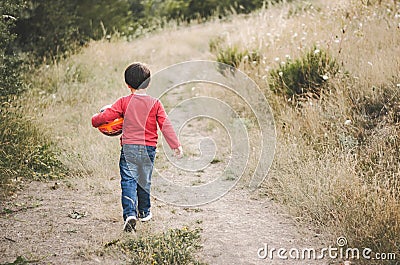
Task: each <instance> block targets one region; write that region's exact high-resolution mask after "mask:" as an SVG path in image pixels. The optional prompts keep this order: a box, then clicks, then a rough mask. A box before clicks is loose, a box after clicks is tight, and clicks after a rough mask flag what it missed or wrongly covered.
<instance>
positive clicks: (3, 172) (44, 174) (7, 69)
mask: <svg viewBox="0 0 400 265" xmlns="http://www.w3.org/2000/svg"><path fill="white" fill-rule="evenodd" d="M21 8H23V6H22V2H18V1H2V2H1V3H0V12H1V14H2V18H1V20H0V29H1V31H2V39H1V40H0V53H1V54H0V56H1V57H0V60H1V66H0V101H1V104H0V121H1V122H0V141H1V145H0V158H1V159H0V176H1V179H0V185H1V187H2V188H1V191H0V199H3V198H4V197H5V196H7V195H9V194H10V192H12V191H13V190H14V189H15V188H16V183H18V180H19V179H21V178H27V179H38V178H48V177H54V176H57V177H58V176H60V175H63V174H64V173H65V172H66V171H65V169H64V168H63V166H62V164H61V163H60V162H59V161H58V159H57V158H56V153H55V152H54V150H53V149H52V148H51V142H50V141H48V140H46V138H45V136H44V135H43V133H42V132H41V131H40V130H39V129H38V128H37V127H36V126H35V125H34V124H33V123H32V121H30V120H28V119H27V118H26V117H25V116H24V115H22V113H21V112H20V111H19V108H17V107H16V106H15V105H17V103H16V102H17V99H18V96H19V95H20V94H21V93H22V92H23V90H24V89H23V87H24V85H23V84H22V82H21V77H20V71H21V60H20V59H19V57H18V56H16V53H15V51H14V50H13V49H14V48H15V46H14V40H15V37H16V35H15V34H12V33H11V31H12V30H13V27H14V24H15V22H16V20H17V18H18V17H17V15H16V13H18V12H19V9H21Z"/></svg>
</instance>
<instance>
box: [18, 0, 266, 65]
mask: <svg viewBox="0 0 400 265" xmlns="http://www.w3.org/2000/svg"><path fill="white" fill-rule="evenodd" d="M263 2H264V1H262V0H236V1H233V0H223V1H221V0H206V1H197V0H113V1H107V0H99V1H97V0H70V1H62V0H53V1H45V0H29V1H25V3H26V5H25V6H24V8H20V11H19V13H20V14H19V16H20V19H19V20H18V21H17V25H16V30H15V33H17V35H18V43H19V48H20V49H21V51H23V52H25V53H26V54H29V55H33V57H34V58H33V59H38V58H39V59H42V58H43V57H50V58H54V57H56V58H57V57H63V56H66V55H68V53H69V52H71V51H74V50H76V49H78V48H79V46H80V45H84V44H85V43H86V42H87V41H88V40H89V39H95V40H97V39H101V38H104V37H106V36H111V35H112V34H113V33H117V34H118V35H125V36H128V37H131V36H133V37H136V36H138V35H141V34H142V33H143V32H146V31H151V30H154V29H157V28H159V27H163V26H164V25H165V22H168V21H176V22H178V23H181V22H188V23H190V21H191V20H196V21H204V20H207V19H209V18H210V17H213V16H215V15H218V16H219V17H220V18H221V17H222V16H225V15H227V14H230V13H232V12H234V13H249V12H251V11H252V10H254V9H257V8H260V7H261V6H262V5H263Z"/></svg>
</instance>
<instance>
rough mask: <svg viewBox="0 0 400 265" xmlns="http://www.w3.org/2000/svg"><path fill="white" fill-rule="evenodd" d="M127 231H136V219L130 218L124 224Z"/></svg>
mask: <svg viewBox="0 0 400 265" xmlns="http://www.w3.org/2000/svg"><path fill="white" fill-rule="evenodd" d="M124 231H125V232H132V231H136V219H131V220H128V221H127V222H126V224H125V226H124Z"/></svg>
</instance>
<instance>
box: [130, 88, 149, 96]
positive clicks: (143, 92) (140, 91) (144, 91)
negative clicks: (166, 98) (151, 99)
mask: <svg viewBox="0 0 400 265" xmlns="http://www.w3.org/2000/svg"><path fill="white" fill-rule="evenodd" d="M146 92H147V91H146V89H140V90H135V91H134V92H133V93H134V94H136V95H146V94H147V93H146Z"/></svg>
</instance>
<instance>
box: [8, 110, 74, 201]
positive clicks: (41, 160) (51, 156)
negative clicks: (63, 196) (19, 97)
mask: <svg viewBox="0 0 400 265" xmlns="http://www.w3.org/2000/svg"><path fill="white" fill-rule="evenodd" d="M0 110H1V112H0V120H1V123H0V141H1V143H2V144H1V145H0V157H1V160H0V175H1V176H2V177H1V179H0V184H1V186H2V189H1V193H0V198H3V197H5V196H7V195H9V194H11V193H12V192H13V191H14V190H15V188H16V185H17V184H18V182H19V181H20V180H21V179H23V178H25V179H30V180H32V179H33V180H38V179H49V178H50V179H52V178H60V177H62V176H64V175H65V174H66V172H67V171H66V169H65V168H64V167H63V165H62V164H61V162H60V161H59V160H58V159H57V154H56V152H55V150H54V149H53V148H52V143H51V142H50V141H49V140H46V138H45V135H43V133H42V132H41V131H40V130H39V129H38V128H37V127H36V126H35V125H34V124H33V123H32V122H31V121H30V120H27V119H26V118H24V117H23V116H22V115H21V114H19V113H18V112H17V111H14V110H10V109H9V108H1V109H0Z"/></svg>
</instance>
